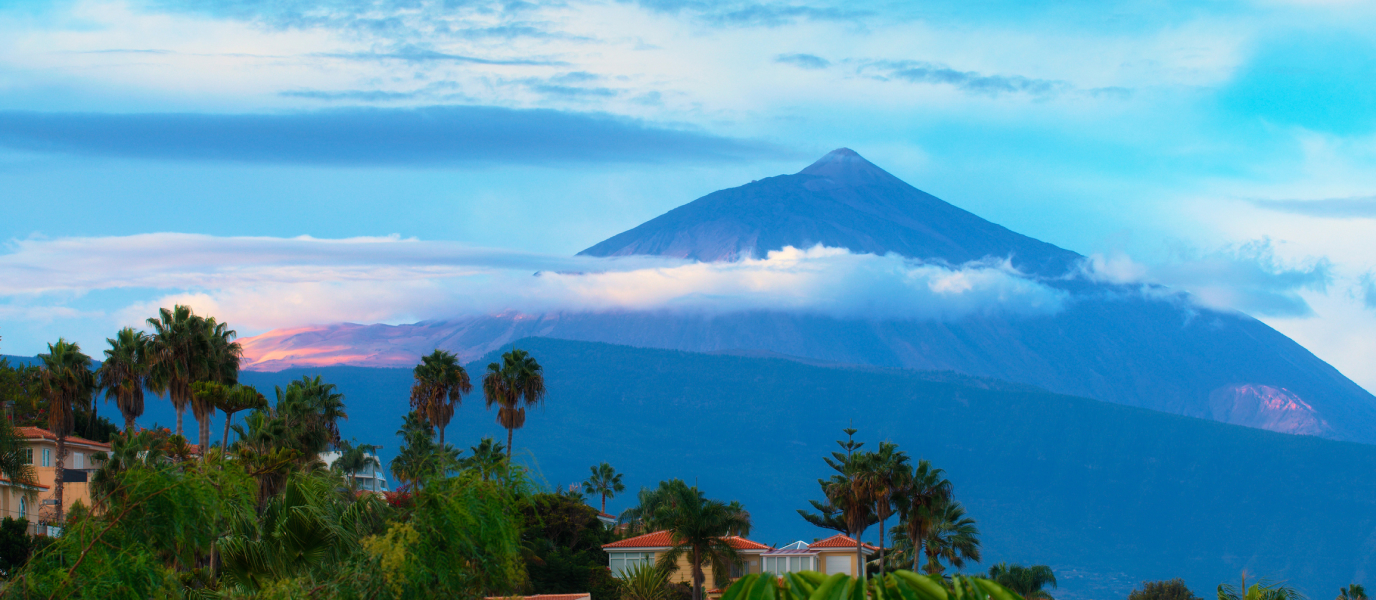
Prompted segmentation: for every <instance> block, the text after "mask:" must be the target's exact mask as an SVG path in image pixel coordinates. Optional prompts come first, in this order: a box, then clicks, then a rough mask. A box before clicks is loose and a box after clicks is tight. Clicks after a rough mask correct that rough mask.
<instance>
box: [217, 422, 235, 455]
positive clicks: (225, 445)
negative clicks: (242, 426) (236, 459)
mask: <svg viewBox="0 0 1376 600" xmlns="http://www.w3.org/2000/svg"><path fill="white" fill-rule="evenodd" d="M232 420H234V413H230V412H227V413H225V436H224V437H222V438H220V449H221V450H222V451H223V452H226V453H227V452H229V422H230V421H232Z"/></svg>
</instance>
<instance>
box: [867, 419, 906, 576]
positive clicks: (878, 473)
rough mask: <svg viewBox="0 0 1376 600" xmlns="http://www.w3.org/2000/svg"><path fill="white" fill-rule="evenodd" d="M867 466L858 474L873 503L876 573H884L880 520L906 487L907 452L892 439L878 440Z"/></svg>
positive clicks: (882, 520) (888, 514) (888, 513)
mask: <svg viewBox="0 0 1376 600" xmlns="http://www.w3.org/2000/svg"><path fill="white" fill-rule="evenodd" d="M871 459H872V460H871V462H870V465H869V469H868V470H867V471H866V472H864V473H862V474H861V477H862V479H863V480H864V486H865V488H866V491H867V495H868V496H869V497H870V498H871V499H872V500H873V502H874V516H875V517H878V519H879V575H880V576H881V577H882V576H883V575H884V521H885V520H886V519H888V518H889V517H891V516H893V514H894V512H896V511H895V510H894V502H893V500H894V497H895V496H896V495H898V493H899V491H900V490H901V489H902V488H904V487H905V486H907V484H908V482H909V480H910V479H911V475H912V471H911V468H910V466H909V462H908V460H909V459H908V455H907V454H905V453H903V451H902V450H899V449H898V444H895V443H893V442H880V443H879V449H878V450H876V451H875V452H874V454H873V456H872V457H871Z"/></svg>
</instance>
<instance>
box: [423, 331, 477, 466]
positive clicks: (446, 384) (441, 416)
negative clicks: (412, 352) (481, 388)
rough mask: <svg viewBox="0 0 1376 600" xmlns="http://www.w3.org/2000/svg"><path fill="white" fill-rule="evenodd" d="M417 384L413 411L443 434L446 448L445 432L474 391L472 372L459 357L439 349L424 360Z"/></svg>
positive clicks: (442, 441)
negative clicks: (460, 403)
mask: <svg viewBox="0 0 1376 600" xmlns="http://www.w3.org/2000/svg"><path fill="white" fill-rule="evenodd" d="M412 373H413V375H414V376H415V380H416V382H415V383H414V384H413V385H412V386H411V408H412V409H413V410H419V411H421V412H422V413H423V414H424V415H425V419H426V420H427V421H429V422H430V424H431V425H433V426H435V427H438V428H439V430H440V445H441V446H442V445H444V428H445V427H447V426H448V425H449V420H450V419H452V418H453V417H454V407H455V406H457V405H458V404H459V402H461V401H462V398H463V395H464V394H467V393H469V392H471V391H473V384H472V383H471V382H469V380H468V371H465V370H464V368H463V365H460V364H459V357H457V356H455V355H454V354H451V353H449V352H445V351H444V350H440V349H439V348H436V349H435V351H434V352H432V353H430V355H429V356H423V357H421V359H420V364H419V365H416V368H415V370H414V371H412Z"/></svg>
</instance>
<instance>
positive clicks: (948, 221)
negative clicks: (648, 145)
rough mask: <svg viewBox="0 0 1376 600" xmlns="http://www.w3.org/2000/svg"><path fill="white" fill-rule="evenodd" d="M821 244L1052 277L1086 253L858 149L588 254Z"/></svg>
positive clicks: (691, 206) (688, 209)
mask: <svg viewBox="0 0 1376 600" xmlns="http://www.w3.org/2000/svg"><path fill="white" fill-rule="evenodd" d="M817 244H824V245H826V246H831V247H837V248H848V249H850V250H851V251H853V252H861V253H870V254H887V253H890V252H893V253H897V254H900V255H902V256H906V257H909V258H916V259H922V260H936V261H943V262H947V263H951V264H962V263H965V262H969V261H972V260H980V259H983V258H986V257H995V258H1011V259H1012V261H1013V265H1014V266H1016V267H1018V268H1019V269H1021V270H1023V271H1024V272H1028V273H1036V274H1039V275H1045V276H1057V275H1061V274H1064V273H1065V272H1066V271H1067V270H1069V269H1070V268H1071V267H1073V266H1074V264H1075V263H1076V262H1077V261H1078V260H1080V258H1081V257H1080V255H1078V254H1076V253H1074V252H1070V251H1068V250H1063V249H1061V248H1057V247H1056V246H1053V245H1051V244H1047V243H1045V242H1041V241H1038V240H1035V239H1032V238H1030V237H1027V236H1025V235H1021V234H1018V233H1015V232H1013V231H1009V230H1008V229H1006V228H1004V227H1001V226H999V225H995V224H994V223H990V222H989V221H986V220H984V219H981V218H979V217H977V216H975V215H974V214H971V213H969V212H967V211H964V210H961V209H960V208H957V207H955V206H953V205H951V204H949V203H946V202H944V201H942V200H941V199H939V198H937V197H935V196H932V195H931V194H928V193H926V192H924V191H922V190H919V189H917V188H915V187H913V186H911V185H908V184H907V183H905V182H903V180H901V179H899V178H897V177H894V176H893V175H890V174H889V173H888V172H887V171H885V170H883V169H881V168H879V167H877V166H875V165H874V163H871V162H870V161H868V160H865V159H864V157H862V156H860V155H859V154H857V153H856V152H855V151H854V150H851V149H849V148H840V149H837V150H833V151H831V152H829V153H827V155H826V156H823V157H822V158H821V159H818V160H817V162H814V163H812V164H811V165H809V166H808V167H807V168H805V169H803V170H802V171H799V172H797V173H795V174H793V175H780V176H777V177H769V178H766V179H761V180H759V181H754V182H751V183H748V184H746V185H743V186H740V187H736V188H731V189H726V190H721V191H718V192H713V193H711V194H708V195H706V196H703V197H701V198H698V199H697V200H694V201H693V202H690V203H688V204H685V205H683V206H680V207H678V208H675V209H674V210H671V211H669V212H667V213H665V214H663V215H660V216H659V217H656V218H654V219H651V220H650V221H647V222H645V223H644V224H642V225H640V226H639V227H636V228H634V229H631V230H629V231H626V232H624V233H621V234H619V235H616V236H613V237H611V238H609V239H607V240H606V241H603V242H601V243H599V244H597V245H595V246H593V247H591V248H588V249H587V250H584V251H582V252H580V253H579V254H583V255H589V256H624V255H631V254H653V255H662V256H673V257H677V258H689V259H696V260H701V261H730V260H737V259H740V258H743V257H754V258H763V257H764V255H765V254H766V253H768V252H769V251H770V250H779V249H782V248H783V247H784V246H793V247H795V248H811V247H812V246H815V245H817Z"/></svg>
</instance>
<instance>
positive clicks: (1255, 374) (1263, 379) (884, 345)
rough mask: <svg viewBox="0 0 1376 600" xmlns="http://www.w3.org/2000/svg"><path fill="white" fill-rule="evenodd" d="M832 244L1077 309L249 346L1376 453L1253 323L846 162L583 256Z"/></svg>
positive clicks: (1351, 408)
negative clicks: (522, 345)
mask: <svg viewBox="0 0 1376 600" xmlns="http://www.w3.org/2000/svg"><path fill="white" fill-rule="evenodd" d="M815 244H822V245H826V246H830V247H835V248H845V249H847V250H849V251H851V252H853V253H870V254H880V255H884V254H890V253H892V254H897V255H901V256H903V257H906V258H907V259H910V261H912V263H914V264H915V263H918V262H921V263H936V264H944V265H947V266H950V268H951V269H952V272H953V273H956V272H959V271H961V270H962V267H961V266H960V265H967V264H969V263H971V262H976V261H982V262H986V263H987V262H989V261H1000V262H1002V261H1004V260H1007V261H1008V264H1011V265H1012V266H1013V267H1014V268H1016V269H1017V270H1018V271H1019V272H1020V275H1018V276H1023V277H1026V278H1028V279H1031V280H1034V281H1035V282H1036V283H1037V284H1038V285H1045V286H1049V287H1054V288H1057V289H1058V290H1061V291H1062V292H1064V293H1065V294H1067V296H1068V297H1069V300H1068V301H1067V302H1065V303H1064V307H1063V308H1062V309H1061V310H1060V311H1059V312H1054V313H1051V314H1028V315H1017V314H995V313H977V314H970V315H967V316H964V317H960V318H954V317H953V318H944V319H927V320H920V319H916V318H912V319H902V318H880V317H848V318H840V317H829V316H822V315H818V314H812V313H806V312H786V311H782V310H748V311H746V310H742V311H735V312H722V313H720V314H700V313H693V312H689V311H674V310H669V309H663V310H645V311H630V310H616V311H601V312H578V311H564V312H558V311H555V312H549V313H543V314H521V313H504V314H497V315H477V316H466V317H460V318H453V319H444V320H431V321H423V322H420V323H416V324H413V325H402V326H392V325H356V324H349V325H326V326H319V327H307V328H299V329H295V330H280V331H274V332H270V333H268V334H265V335H263V336H258V337H256V338H252V339H250V340H246V341H245V348H246V355H247V356H248V357H249V359H250V361H249V363H248V368H250V369H264V370H271V369H281V368H286V367H289V366H292V365H324V364H339V363H346V364H367V365H374V366H391V367H408V366H411V365H413V364H414V363H415V361H416V360H417V359H418V357H419V356H420V355H422V354H425V353H428V352H429V351H430V350H432V349H434V348H442V349H445V350H449V351H453V352H458V353H460V354H461V355H462V356H464V357H468V356H473V355H481V354H486V353H488V352H490V351H492V350H494V349H496V348H498V347H500V346H501V345H502V344H506V343H509V342H511V341H514V340H517V339H521V338H524V337H531V336H536V337H550V338H560V339H568V340H583V341H593V342H604V343H612V344H625V345H630V346H637V347H644V348H662V349H677V350H687V351H692V352H708V353H711V352H723V351H735V352H744V351H752V352H761V353H778V354H785V355H791V356H795V357H798V358H801V359H804V360H811V361H821V362H832V363H850V364H862V365H873V366H880V367H897V368H911V369H921V370H952V371H957V372H961V373H965V374H968V375H971V376H975V377H989V378H994V379H999V380H1004V381H1010V382H1015V383H1019V384H1026V385H1032V386H1035V387H1039V388H1042V389H1046V390H1050V391H1052V392H1055V393H1061V394H1069V395H1076V396H1083V397H1089V398H1095V399H1098V400H1105V401H1109V402H1115V403H1119V404H1126V405H1129V406H1138V407H1143V408H1149V409H1153V410H1159V411H1163V412H1168V413H1172V414H1179V415H1186V416H1193V417H1202V418H1210V419H1214V420H1218V421H1221V422H1227V423H1233V424H1240V425H1246V426H1250V427H1257V428H1262V429H1268V430H1272V431H1281V432H1289V433H1296V434H1305V435H1318V436H1322V437H1327V438H1331V439H1338V440H1350V441H1360V442H1364V443H1376V397H1373V396H1372V395H1371V394H1370V393H1369V392H1367V391H1366V390H1364V389H1362V388H1361V387H1360V386H1358V385H1356V384H1355V383H1353V382H1352V381H1351V380H1349V379H1347V378H1346V377H1345V376H1343V375H1342V374H1341V373H1339V372H1338V371H1337V369H1334V368H1333V367H1332V366H1331V365H1329V364H1328V363H1326V362H1324V361H1323V360H1322V359H1320V358H1318V357H1317V356H1315V355H1314V354H1313V353H1311V352H1309V351H1308V350H1307V349H1305V348H1304V347H1303V346H1300V345H1299V344H1297V343H1295V342H1294V341H1293V340H1291V339H1289V338H1288V337H1286V336H1284V335H1283V334H1281V333H1279V332H1277V331H1276V330H1274V329H1272V328H1270V327H1269V326H1267V325H1266V324H1264V323H1262V322H1260V321H1258V320H1256V319H1253V318H1252V317H1250V316H1247V315H1244V314H1241V313H1235V312H1230V311H1219V310H1212V309H1209V308H1205V307H1201V306H1198V305H1196V304H1194V303H1192V302H1191V301H1190V299H1189V298H1188V297H1187V296H1185V295H1183V294H1178V293H1169V291H1168V290H1164V291H1165V292H1167V293H1160V292H1162V291H1163V290H1159V289H1157V290H1153V291H1152V293H1144V292H1143V291H1142V290H1141V289H1139V288H1135V287H1132V286H1126V285H1113V284H1108V283H1102V282H1097V281H1094V280H1093V279H1091V278H1088V277H1087V276H1085V274H1084V273H1083V271H1082V269H1081V261H1082V258H1083V257H1081V255H1079V254H1077V253H1075V252H1072V251H1069V250H1065V249H1062V248H1059V247H1056V246H1054V245H1051V244H1046V243H1044V242H1041V241H1038V240H1035V239H1033V238H1030V237H1027V236H1024V235H1021V234H1018V233H1016V232H1013V231H1011V230H1008V229H1007V228H1005V227H1002V226H1000V225H997V224H994V223H991V222H989V221H986V220H984V219H982V218H980V217H978V216H976V215H974V214H972V213H969V212H968V211H965V210H962V209H960V208H958V207H956V206H953V205H951V204H949V203H946V202H944V201H942V200H940V199H938V198H936V197H934V196H931V195H930V194H927V193H925V192H922V191H921V190H919V189H917V188H915V187H913V186H911V185H908V184H907V183H905V182H903V181H902V180H900V179H898V178H897V177H894V176H893V175H891V174H889V173H888V172H886V171H884V170H883V169H880V168H879V167H878V166H876V165H874V164H873V163H870V162H869V161H867V160H865V159H864V158H863V157H861V156H860V155H859V154H857V153H855V152H853V151H851V150H848V149H844V148H843V149H838V150H836V151H833V152H831V153H829V154H827V155H826V156H824V157H822V158H821V159H820V160H818V161H816V162H814V163H812V164H811V165H808V166H807V167H805V168H804V169H802V170H801V171H799V172H798V173H794V174H792V175H779V176H775V177H769V178H765V179H761V180H757V181H754V182H752V183H749V184H746V185H743V186H739V187H735V188H730V189H726V190H720V191H717V192H713V193H711V194H708V195H706V196H703V197H701V198H698V199H697V200H694V201H692V202H689V203H687V204H685V205H683V206H680V207H678V208H675V209H673V210H671V211H669V212H667V213H665V214H663V215H660V216H658V217H656V218H654V219H651V220H649V221H647V222H645V223H643V224H641V225H639V226H637V227H635V228H632V229H630V230H627V231H625V232H622V233H620V234H617V235H615V236H612V237H610V238H608V239H606V240H604V241H602V242H600V243H598V244H595V245H593V246H591V247H589V248H588V249H586V250H584V251H583V252H582V254H584V255H590V256H625V255H634V254H651V255H662V256H674V257H680V258H689V259H694V260H698V261H728V260H737V259H740V258H742V257H748V256H757V255H759V254H761V253H765V252H768V251H770V250H774V249H779V248H782V247H785V246H792V247H795V248H808V247H812V246H813V245H815Z"/></svg>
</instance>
